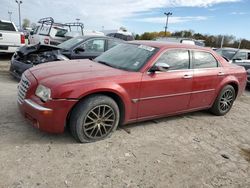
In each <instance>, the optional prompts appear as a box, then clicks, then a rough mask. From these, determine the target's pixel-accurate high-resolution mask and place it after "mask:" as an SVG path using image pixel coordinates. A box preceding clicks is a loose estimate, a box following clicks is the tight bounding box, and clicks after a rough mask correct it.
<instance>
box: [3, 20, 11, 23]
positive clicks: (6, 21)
mask: <svg viewBox="0 0 250 188" xmlns="http://www.w3.org/2000/svg"><path fill="white" fill-rule="evenodd" d="M0 22H5V23H12V22H11V21H8V20H0Z"/></svg>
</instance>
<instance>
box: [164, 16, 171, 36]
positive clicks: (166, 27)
mask: <svg viewBox="0 0 250 188" xmlns="http://www.w3.org/2000/svg"><path fill="white" fill-rule="evenodd" d="M164 14H165V15H166V16H167V20H166V26H165V37H166V36H167V29H168V17H169V16H172V14H173V13H172V12H164Z"/></svg>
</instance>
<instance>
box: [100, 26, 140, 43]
mask: <svg viewBox="0 0 250 188" xmlns="http://www.w3.org/2000/svg"><path fill="white" fill-rule="evenodd" d="M102 32H103V33H104V34H105V35H106V36H109V37H114V38H118V39H121V40H125V41H132V40H135V38H134V36H133V34H132V33H131V32H128V31H127V30H126V29H125V28H120V29H114V30H103V31H102Z"/></svg>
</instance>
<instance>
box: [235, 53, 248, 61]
mask: <svg viewBox="0 0 250 188" xmlns="http://www.w3.org/2000/svg"><path fill="white" fill-rule="evenodd" d="M246 58H247V53H246V52H238V53H237V54H236V55H235V56H234V59H239V60H246Z"/></svg>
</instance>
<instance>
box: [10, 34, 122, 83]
mask: <svg viewBox="0 0 250 188" xmlns="http://www.w3.org/2000/svg"><path fill="white" fill-rule="evenodd" d="M120 43H124V41H122V40H119V39H115V38H112V37H106V36H79V37H75V38H72V39H70V40H67V41H65V42H63V43H61V44H60V45H58V46H52V45H44V44H40V43H38V44H35V45H28V46H23V47H21V48H19V50H17V51H16V52H15V54H14V55H13V56H12V59H11V65H10V73H11V74H12V75H13V76H14V77H15V78H17V79H18V80H20V78H21V76H22V73H23V72H24V71H25V70H27V69H29V68H31V67H33V66H35V65H39V64H42V63H47V62H52V61H63V60H69V59H94V58H96V57H97V56H99V55H101V54H102V53H103V52H105V51H107V50H109V49H110V48H112V47H114V46H116V45H118V44H120Z"/></svg>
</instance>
